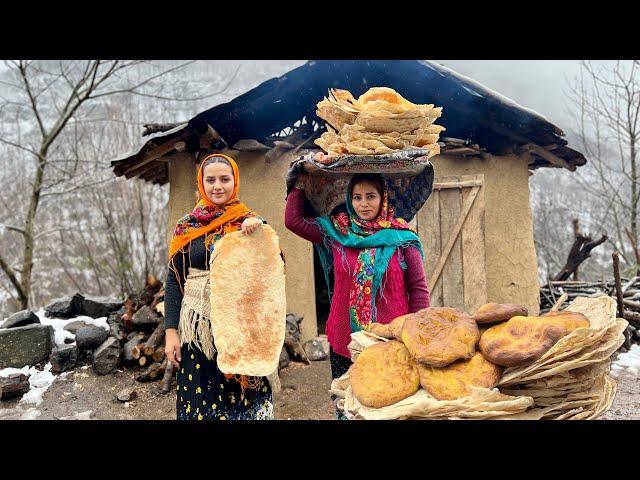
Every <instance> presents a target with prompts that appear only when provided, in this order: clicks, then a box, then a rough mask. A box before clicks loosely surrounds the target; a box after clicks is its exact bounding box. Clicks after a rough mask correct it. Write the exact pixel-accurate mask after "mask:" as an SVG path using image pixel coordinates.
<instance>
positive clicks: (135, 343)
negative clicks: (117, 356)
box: [123, 333, 144, 362]
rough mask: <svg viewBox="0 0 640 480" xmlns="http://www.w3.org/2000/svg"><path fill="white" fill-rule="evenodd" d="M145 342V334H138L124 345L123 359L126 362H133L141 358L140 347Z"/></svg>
mask: <svg viewBox="0 0 640 480" xmlns="http://www.w3.org/2000/svg"><path fill="white" fill-rule="evenodd" d="M143 341H144V333H136V334H135V335H134V336H133V337H132V338H131V339H130V340H129V341H128V342H127V343H125V344H124V348H123V358H124V361H125V362H133V361H134V360H137V359H139V358H140V347H141V344H142V342H143ZM134 350H135V353H134Z"/></svg>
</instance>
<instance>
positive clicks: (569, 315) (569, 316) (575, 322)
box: [542, 310, 591, 333]
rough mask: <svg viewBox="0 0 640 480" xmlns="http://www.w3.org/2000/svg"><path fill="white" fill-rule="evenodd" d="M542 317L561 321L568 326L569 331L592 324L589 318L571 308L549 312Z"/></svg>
mask: <svg viewBox="0 0 640 480" xmlns="http://www.w3.org/2000/svg"><path fill="white" fill-rule="evenodd" d="M542 318H544V319H553V320H555V321H558V322H560V323H561V324H562V325H564V326H565V327H566V328H567V330H568V331H569V333H571V332H573V331H574V330H575V329H577V328H585V327H589V326H590V325H591V324H590V322H589V319H588V318H587V317H586V316H585V315H583V314H582V313H579V312H571V311H569V310H563V311H561V312H547V313H545V314H544V315H542ZM547 321H548V320H547Z"/></svg>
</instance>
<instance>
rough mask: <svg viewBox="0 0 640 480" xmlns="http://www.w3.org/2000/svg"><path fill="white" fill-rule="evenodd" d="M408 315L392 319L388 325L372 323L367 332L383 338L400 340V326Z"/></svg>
mask: <svg viewBox="0 0 640 480" xmlns="http://www.w3.org/2000/svg"><path fill="white" fill-rule="evenodd" d="M407 316H408V315H402V316H400V317H396V318H394V319H393V320H392V321H391V322H390V323H387V324H382V323H378V322H374V323H372V324H371V325H370V326H369V331H370V332H371V333H374V334H376V335H378V336H379V337H384V338H397V339H398V340H399V339H400V335H401V333H402V326H403V325H404V321H405V319H406V318H407Z"/></svg>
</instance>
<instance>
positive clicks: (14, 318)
mask: <svg viewBox="0 0 640 480" xmlns="http://www.w3.org/2000/svg"><path fill="white" fill-rule="evenodd" d="M36 323H40V319H39V318H38V316H37V315H36V314H35V313H33V312H32V311H31V310H22V311H21V312H17V313H14V314H13V315H11V316H10V317H9V318H7V319H6V320H5V321H4V323H2V324H1V325H0V328H14V327H26V326H27V325H33V324H36Z"/></svg>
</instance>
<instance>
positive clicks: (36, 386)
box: [0, 309, 109, 420]
mask: <svg viewBox="0 0 640 480" xmlns="http://www.w3.org/2000/svg"><path fill="white" fill-rule="evenodd" d="M35 314H36V315H37V316H38V318H39V319H40V322H41V323H42V325H51V326H52V327H53V331H54V334H55V342H56V346H62V345H64V344H65V343H64V340H65V338H71V339H73V340H74V343H75V338H76V336H75V335H74V334H73V333H71V332H68V331H66V330H65V329H64V327H65V326H67V325H69V323H71V322H76V321H81V322H84V323H86V324H87V325H95V326H97V327H102V328H104V329H105V330H109V324H108V323H107V317H101V318H91V317H87V316H86V315H79V316H77V317H74V318H69V319H62V318H48V317H47V316H46V315H45V312H44V309H40V310H38V311H37V312H35ZM17 373H22V374H23V375H28V376H29V386H30V387H31V388H29V391H28V392H27V393H25V394H24V395H23V396H22V398H21V399H20V402H19V404H20V405H25V406H26V405H29V406H33V405H35V406H36V407H37V406H38V405H40V403H42V396H43V395H44V392H46V391H47V389H48V388H49V387H50V386H51V384H52V383H53V382H54V381H55V379H56V378H57V377H56V375H54V374H53V373H51V363H47V364H46V365H45V367H44V369H43V370H38V369H37V368H36V367H30V366H25V367H22V368H3V369H0V377H8V376H9V375H14V374H17ZM68 373H69V372H64V373H62V374H61V375H59V376H61V377H64V376H66V375H67V374H68ZM1 409H2V407H1V406H0V410H1ZM38 416H40V412H39V411H38V410H36V409H34V408H28V409H27V410H25V413H24V414H23V416H22V417H21V418H23V419H25V420H32V419H35V418H37V417H38Z"/></svg>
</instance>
